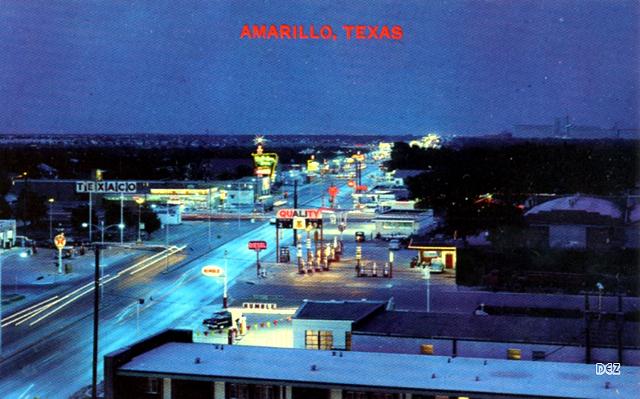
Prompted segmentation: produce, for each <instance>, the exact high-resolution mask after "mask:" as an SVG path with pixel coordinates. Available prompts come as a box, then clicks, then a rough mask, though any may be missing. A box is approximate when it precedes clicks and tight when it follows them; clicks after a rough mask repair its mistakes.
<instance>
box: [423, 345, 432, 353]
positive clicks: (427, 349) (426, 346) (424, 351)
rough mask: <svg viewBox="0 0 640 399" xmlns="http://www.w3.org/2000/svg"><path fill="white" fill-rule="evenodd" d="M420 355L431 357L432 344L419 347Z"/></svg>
mask: <svg viewBox="0 0 640 399" xmlns="http://www.w3.org/2000/svg"><path fill="white" fill-rule="evenodd" d="M420 354H422V355H433V345H432V344H422V345H420Z"/></svg>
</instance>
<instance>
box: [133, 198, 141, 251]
mask: <svg viewBox="0 0 640 399" xmlns="http://www.w3.org/2000/svg"><path fill="white" fill-rule="evenodd" d="M133 200H134V201H135V202H136V204H138V241H137V242H138V243H141V242H142V237H141V235H140V224H141V217H142V204H144V198H143V197H133Z"/></svg>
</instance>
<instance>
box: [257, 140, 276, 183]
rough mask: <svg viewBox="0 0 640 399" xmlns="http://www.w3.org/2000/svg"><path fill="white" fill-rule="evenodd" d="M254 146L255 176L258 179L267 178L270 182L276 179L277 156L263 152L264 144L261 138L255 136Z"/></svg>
mask: <svg viewBox="0 0 640 399" xmlns="http://www.w3.org/2000/svg"><path fill="white" fill-rule="evenodd" d="M253 142H254V143H255V144H256V152H255V153H253V154H251V155H252V156H253V163H254V166H255V169H254V171H255V175H256V176H258V177H269V178H270V179H271V180H272V181H274V180H275V178H276V167H277V166H278V154H276V153H273V152H264V148H263V145H264V143H265V142H266V140H265V138H264V137H262V136H256V138H255V139H254V140H253Z"/></svg>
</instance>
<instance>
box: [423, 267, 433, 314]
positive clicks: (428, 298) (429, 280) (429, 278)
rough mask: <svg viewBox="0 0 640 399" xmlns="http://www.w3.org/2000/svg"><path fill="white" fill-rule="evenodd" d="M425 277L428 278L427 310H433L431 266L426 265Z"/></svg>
mask: <svg viewBox="0 0 640 399" xmlns="http://www.w3.org/2000/svg"><path fill="white" fill-rule="evenodd" d="M424 279H425V280H427V312H431V293H430V292H429V291H430V288H431V269H429V266H425V267H424Z"/></svg>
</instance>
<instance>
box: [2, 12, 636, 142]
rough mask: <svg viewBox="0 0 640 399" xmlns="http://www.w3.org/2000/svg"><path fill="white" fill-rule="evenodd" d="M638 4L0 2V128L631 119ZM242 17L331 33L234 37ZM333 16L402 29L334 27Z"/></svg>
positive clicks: (389, 128)
mask: <svg viewBox="0 0 640 399" xmlns="http://www.w3.org/2000/svg"><path fill="white" fill-rule="evenodd" d="M372 4H373V5H372ZM638 4H639V3H638V2H636V1H613V0H602V1H589V0H580V1H568V0H561V1H560V0H552V1H490V2H487V1H436V0H432V1H427V0H417V1H384V2H382V1H378V2H371V1H361V2H354V1H344V2H322V3H321V2H319V1H311V0H307V1H297V2H293V1H289V0H281V1H236V0H226V1H223V0H220V1H213V0H211V1H177V0H166V1H157V0H149V1H135V2H134V1H130V0H110V1H107V0H105V1H98V0H94V1H86V0H82V1H69V0H65V1H53V0H42V1H40V0H38V1H36V0H29V1H24V0H3V1H2V2H0V132H28V133H29V132H42V133H49V132H51V133H53V132H68V133H111V132H114V133H133V132H162V133H171V132H180V133H204V132H205V131H208V132H210V133H220V134H225V133H246V134H254V133H263V134H276V133H277V134H282V133H314V134H339V133H381V134H387V133H390V134H393V133H403V134H406V133H409V134H422V133H426V132H428V131H439V132H450V133H460V134H469V133H471V134H472V133H484V132H495V131H500V130H503V129H509V128H510V127H511V126H512V125H513V124H517V123H551V122H552V120H553V118H554V117H555V116H563V115H566V114H569V115H570V116H571V118H572V120H573V122H574V123H577V124H592V125H600V126H603V127H610V126H612V125H613V124H614V123H615V122H619V124H620V125H621V126H623V127H637V126H639V119H640V118H639V116H638V106H639V104H638V86H639V79H640V75H639V73H640V72H638V71H639V70H640V69H639V39H638V37H639V32H638V20H639V19H640V11H639V10H640V6H639V5H638ZM245 23H250V24H259V23H276V24H280V23H289V24H309V23H313V24H315V25H322V24H330V25H332V26H333V27H334V29H335V30H336V31H337V32H336V33H338V36H339V39H338V40H337V41H301V40H297V41H293V40H292V41H277V40H271V41H261V40H254V41H249V40H241V39H240V38H239V36H240V32H241V28H242V25H243V24H245ZM343 24H389V25H402V26H403V28H404V39H403V40H402V41H347V40H345V38H344V35H343V34H342V31H341V29H340V27H341V25H343Z"/></svg>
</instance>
